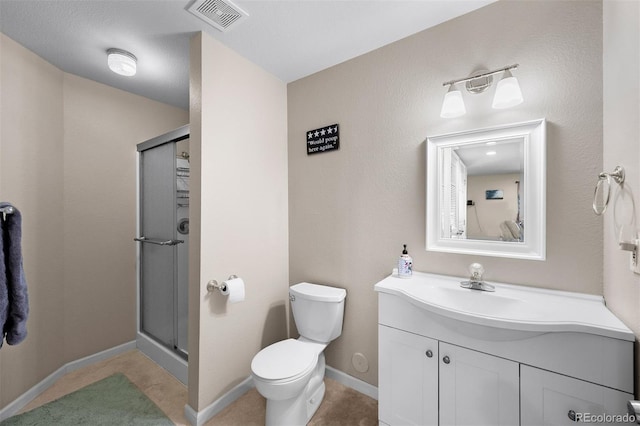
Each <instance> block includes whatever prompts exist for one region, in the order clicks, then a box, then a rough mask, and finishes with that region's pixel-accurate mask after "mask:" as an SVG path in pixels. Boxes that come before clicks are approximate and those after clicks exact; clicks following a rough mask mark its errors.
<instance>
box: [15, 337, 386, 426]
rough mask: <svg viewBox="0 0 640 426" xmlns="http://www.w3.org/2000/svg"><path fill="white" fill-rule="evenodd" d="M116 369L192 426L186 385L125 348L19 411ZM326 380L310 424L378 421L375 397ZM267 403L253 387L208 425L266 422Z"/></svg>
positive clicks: (174, 417) (77, 372)
mask: <svg viewBox="0 0 640 426" xmlns="http://www.w3.org/2000/svg"><path fill="white" fill-rule="evenodd" d="M117 372H120V373H123V374H125V375H126V376H127V377H128V378H129V380H131V382H133V383H134V384H135V385H136V386H138V388H140V389H141V390H142V391H143V392H144V393H145V394H146V395H147V396H148V397H149V399H151V400H152V401H153V402H154V403H155V404H156V405H158V407H160V409H161V410H162V411H164V413H165V414H166V415H167V417H169V418H170V419H171V420H172V421H173V422H174V423H175V424H176V425H179V426H182V425H184V426H188V425H189V422H188V421H187V419H186V418H185V416H184V406H185V404H186V402H187V388H186V387H185V386H184V385H183V384H182V383H181V382H180V381H178V380H177V379H176V378H175V377H173V376H172V375H171V374H169V373H168V372H167V371H166V370H164V369H163V368H161V367H160V366H158V365H157V364H156V363H154V362H153V361H151V360H150V359H149V358H147V357H146V356H145V355H144V354H143V353H142V352H140V351H138V350H132V351H129V352H125V353H123V354H120V355H117V356H114V357H112V358H109V359H107V360H104V361H101V362H98V363H96V364H93V365H90V366H87V367H83V368H81V369H78V370H75V371H72V372H70V373H67V374H66V375H64V376H63V377H61V378H60V379H59V380H57V381H56V382H55V383H54V384H53V386H51V387H50V388H49V389H47V390H46V391H44V392H43V393H42V394H40V395H39V396H38V397H37V398H35V399H34V400H33V401H31V402H30V403H29V404H28V405H27V406H25V407H24V408H23V409H22V410H21V412H24V411H28V410H31V409H33V408H36V407H38V406H40V405H42V404H46V403H47V402H50V401H53V400H55V399H57V398H59V397H61V396H63V395H66V394H68V393H70V392H73V391H75V390H77V389H80V388H82V387H84V386H86V385H88V384H90V383H93V382H95V381H98V380H100V379H103V378H105V377H108V376H110V375H112V374H114V373H117ZM325 384H326V386H327V389H326V393H325V397H324V400H323V402H322V404H321V405H320V408H319V409H318V411H317V412H316V414H315V415H314V416H313V418H312V419H311V422H310V423H309V425H311V426H320V425H332V426H343V425H344V426H350V425H357V426H369V425H371V426H374V425H377V424H378V418H377V412H378V403H377V401H376V400H374V399H372V398H369V397H368V396H366V395H363V394H361V393H359V392H356V391H354V390H353V389H350V388H348V387H345V386H343V385H342V384H340V383H338V382H336V381H334V380H331V379H325ZM265 406H266V403H265V400H264V398H263V397H262V396H261V395H260V394H258V392H257V391H256V390H255V389H252V390H250V391H248V392H247V393H245V394H244V395H242V396H241V397H240V398H238V399H237V400H236V401H235V402H234V403H233V404H231V405H229V406H228V407H226V408H225V409H224V410H222V411H221V412H220V413H218V414H217V415H216V416H214V417H213V418H212V419H211V420H209V421H208V422H207V423H206V424H205V426H252V425H256V426H260V425H264V416H265V414H264V413H265Z"/></svg>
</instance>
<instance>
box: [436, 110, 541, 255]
mask: <svg viewBox="0 0 640 426" xmlns="http://www.w3.org/2000/svg"><path fill="white" fill-rule="evenodd" d="M545 188H546V122H545V120H544V119H541V120H534V121H529V122H525V123H515V124H508V125H504V126H497V127H492V128H488V129H479V130H471V131H464V132H457V133H450V134H446V135H439V136H430V137H428V138H427V210H426V212H427V217H426V221H427V228H426V230H427V250H430V251H440V252H450V253H463V254H477V255H483V256H498V257H512V258H520V259H537V260H544V259H545V251H546V250H545V233H546V226H545V225H546V217H545V214H546V193H545Z"/></svg>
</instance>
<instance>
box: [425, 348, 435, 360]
mask: <svg viewBox="0 0 640 426" xmlns="http://www.w3.org/2000/svg"><path fill="white" fill-rule="evenodd" d="M425 354H426V355H427V358H431V357H432V356H433V352H432V351H431V349H429V350H428V351H427V352H425Z"/></svg>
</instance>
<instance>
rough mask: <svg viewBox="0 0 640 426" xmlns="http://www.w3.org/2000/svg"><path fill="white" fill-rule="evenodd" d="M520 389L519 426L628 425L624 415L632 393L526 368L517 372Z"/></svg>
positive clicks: (525, 366) (523, 367)
mask: <svg viewBox="0 0 640 426" xmlns="http://www.w3.org/2000/svg"><path fill="white" fill-rule="evenodd" d="M520 387H521V388H520V389H521V394H520V398H521V406H522V408H521V410H522V411H521V420H522V422H521V424H522V426H547V425H549V426H551V425H554V426H555V425H573V424H575V422H585V423H586V422H588V423H592V424H600V425H603V424H607V425H611V424H620V425H622V424H626V425H629V424H631V422H630V420H629V419H625V418H624V415H625V414H626V412H627V401H628V400H630V399H633V395H632V394H628V393H625V392H620V391H617V390H614V389H611V388H607V387H604V386H599V385H595V384H593V383H589V382H585V381H582V380H578V379H574V378H571V377H567V376H562V375H560V374H555V373H551V372H549V371H545V370H540V369H538V368H533V367H529V366H527V365H523V366H521V369H520ZM605 415H610V416H620V418H618V419H616V418H614V417H611V418H608V419H605V418H604V416H605ZM598 416H602V417H601V418H598ZM600 420H602V421H600ZM617 420H620V421H617Z"/></svg>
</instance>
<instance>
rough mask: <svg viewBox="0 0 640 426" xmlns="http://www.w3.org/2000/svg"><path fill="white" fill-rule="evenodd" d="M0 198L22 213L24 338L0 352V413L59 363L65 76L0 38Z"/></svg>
mask: <svg viewBox="0 0 640 426" xmlns="http://www.w3.org/2000/svg"><path fill="white" fill-rule="evenodd" d="M0 61H1V64H0V72H1V74H0V88H1V89H2V96H0V108H2V110H1V111H0V199H2V201H9V202H11V203H14V204H15V205H16V207H17V208H18V209H19V210H20V211H21V212H22V215H23V217H22V227H23V233H22V251H23V258H24V269H25V276H26V279H27V283H28V292H29V303H30V314H29V320H28V323H27V332H28V335H27V338H26V340H25V341H24V342H22V343H21V344H19V345H16V346H9V345H7V344H6V343H5V344H4V346H3V347H2V349H0V408H1V407H4V406H5V405H7V404H8V403H10V402H11V401H13V400H14V399H15V398H17V397H18V396H19V395H20V394H22V393H23V392H24V391H26V390H27V389H29V388H30V387H31V386H33V385H35V384H36V383H38V382H39V381H40V380H42V379H43V378H45V377H46V376H47V375H49V374H50V373H52V372H53V371H55V370H56V369H57V368H58V367H60V366H61V365H62V364H64V362H66V361H65V346H64V302H65V301H64V279H63V267H64V257H63V250H62V241H63V220H64V212H63V199H62V195H63V151H64V132H63V127H64V125H63V124H64V123H63V90H62V86H63V72H62V71H60V70H59V69H57V68H55V67H54V66H52V65H51V64H49V63H48V62H45V61H44V60H43V59H41V58H39V57H38V56H36V55H34V54H33V53H31V52H30V51H28V50H26V49H24V48H23V47H22V46H20V45H19V44H17V43H15V42H14V41H13V40H11V39H10V38H7V37H5V36H4V35H3V34H0Z"/></svg>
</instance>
